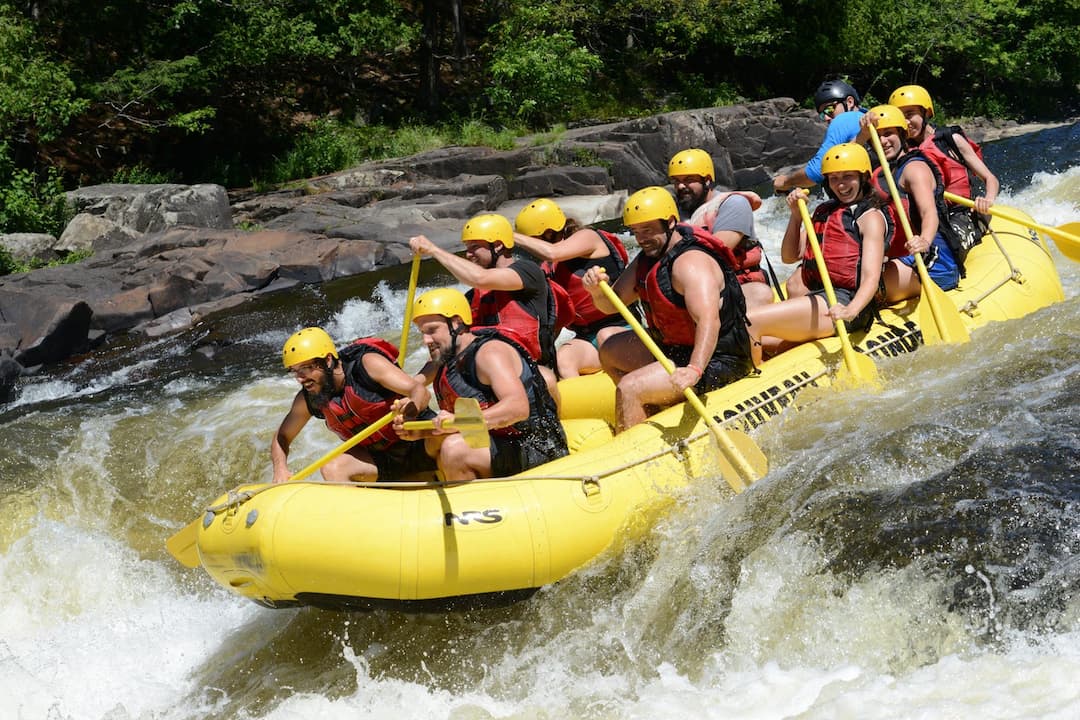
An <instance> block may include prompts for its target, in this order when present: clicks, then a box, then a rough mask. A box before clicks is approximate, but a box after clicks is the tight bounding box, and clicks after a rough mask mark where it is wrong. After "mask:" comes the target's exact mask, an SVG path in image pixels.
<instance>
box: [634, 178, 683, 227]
mask: <svg viewBox="0 0 1080 720" xmlns="http://www.w3.org/2000/svg"><path fill="white" fill-rule="evenodd" d="M622 217H623V224H624V225H636V224H638V223H643V222H648V221H650V220H660V221H662V222H667V220H668V219H669V218H673V217H674V218H676V219H678V217H679V208H677V207H676V206H675V198H673V197H671V193H669V192H668V191H667V190H665V189H664V188H662V187H658V186H656V185H653V186H652V187H647V188H643V189H641V190H638V191H637V192H636V193H634V194H633V195H631V196H630V197H628V198H627V199H626V205H625V206H623V215H622Z"/></svg>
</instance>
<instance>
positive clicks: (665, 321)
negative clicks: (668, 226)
mask: <svg viewBox="0 0 1080 720" xmlns="http://www.w3.org/2000/svg"><path fill="white" fill-rule="evenodd" d="M675 232H676V233H677V235H676V234H673V235H672V237H671V243H673V245H672V247H670V248H669V249H668V250H667V252H665V253H664V254H663V255H661V256H660V257H659V258H657V259H653V258H649V257H646V256H645V255H638V259H637V274H636V276H635V282H636V287H637V294H638V298H640V300H641V304H642V307H643V308H644V310H645V317H646V319H647V320H648V323H649V333H650V334H651V335H653V337H654V338H655V339H656V340H657V342H658V343H659V344H661V345H668V346H673V345H682V346H687V347H693V345H694V329H695V326H694V320H693V318H691V317H690V313H689V312H687V310H686V300H685V298H683V296H682V295H680V294H679V293H677V292H676V291H675V288H674V287H673V286H672V282H671V268H672V265H673V264H674V262H675V260H676V259H678V257H679V256H680V255H682V254H683V253H685V252H689V251H695V250H696V251H701V252H705V253H706V254H707V255H709V256H710V257H711V258H712V259H713V260H715V261H716V263H717V264H718V265H719V266H720V268H721V270H722V271H723V273H724V290H723V292H722V293H721V294H720V300H721V304H720V332H719V335H718V336H717V339H716V348H715V349H714V351H713V357H716V356H718V355H726V356H732V357H739V358H746V359H749V357H750V335H749V332H748V331H747V329H746V325H747V320H746V298H745V297H743V292H742V288H740V287H739V282H738V280H736V278H735V273H734V271H733V270H732V269H731V266H732V262H733V257H732V253H731V248H729V247H728V246H727V245H725V244H724V243H722V242H720V240H719V239H717V238H716V237H715V236H714V235H713V234H712V233H710V232H708V231H707V230H705V229H704V228H701V227H696V226H690V225H684V224H681V223H680V224H679V225H676V226H675Z"/></svg>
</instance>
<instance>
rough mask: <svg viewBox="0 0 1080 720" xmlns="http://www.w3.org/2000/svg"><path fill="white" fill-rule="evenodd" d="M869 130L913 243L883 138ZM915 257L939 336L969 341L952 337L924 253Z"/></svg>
mask: <svg viewBox="0 0 1080 720" xmlns="http://www.w3.org/2000/svg"><path fill="white" fill-rule="evenodd" d="M867 128H869V130H870V141H871V143H872V144H873V145H874V152H875V153H877V156H878V161H879V162H880V163H881V174H882V175H884V176H885V182H886V184H888V186H889V195H890V196H891V197H892V201H893V206H894V207H895V208H896V216H897V217H898V218H899V219H900V225H901V227H903V229H904V237H905V238H907V241H908V242H911V238H912V237H913V236H914V233H912V232H911V222H910V221H909V220H908V215H907V211H905V210H904V203H903V201H902V200H901V199H900V191H899V190H898V189H897V187H896V181H895V180H894V179H893V176H892V169H891V168H890V167H889V159H888V158H887V157H885V149H884V148H883V147H881V138H879V137H878V134H877V128H876V127H875V126H874V124H873V123H869V124H867ZM914 256H915V270H916V271H917V272H918V273H919V282H920V283H922V293H921V298H920V299H924V300H925V301H926V303H927V304H928V305H929V306H930V314H931V315H932V316H933V318H934V324H935V325H936V326H937V328H936V329H937V335H938V336H939V337H940V338H941V339H943V340H945V341H946V342H952V341H954V340H956V339H959V340H960V341H961V342H963V341H964V340H966V339H967V338H966V337H962V336H961V337H959V338H953V337H952V335H953V333H952V332H951V331H950V328H949V326H948V323H947V322H946V321H945V319H944V317H945V315H944V313H945V309H944V308H943V307H942V306H941V303H940V302H938V296H937V293H936V292H935V290H936V289H937V286H936V285H932V283H933V282H934V281H933V280H931V279H930V273H928V272H927V271H926V264H925V263H924V262H923V258H922V253H914ZM924 337H925V334H924Z"/></svg>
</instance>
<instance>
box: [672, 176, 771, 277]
mask: <svg viewBox="0 0 1080 720" xmlns="http://www.w3.org/2000/svg"><path fill="white" fill-rule="evenodd" d="M732 195H738V196H740V197H743V198H746V201H747V202H748V203H749V204H750V210H751V211H753V210H757V209H758V208H759V207H761V196H759V195H758V194H757V193H753V192H741V191H735V192H724V193H717V194H716V195H714V196H713V197H712V198H711V199H709V201H708V202H706V203H705V204H703V205H701V207H699V208H698V209H697V210H695V211H694V214H693V215H692V216H691V217H690V224H691V225H697V226H699V227H703V228H705V230H707V231H708V232H710V233H711V232H712V226H713V222H714V221H715V220H716V215H717V213H718V212H719V209H720V206H721V205H723V204H724V203H725V202H727V199H728V198H729V197H731V196H732ZM761 252H762V251H761V243H760V242H758V241H757V240H756V239H754V238H748V237H744V238H743V239H742V240H740V241H739V244H738V245H736V246H735V248H734V249H733V250H732V254H733V255H734V256H735V262H734V264H733V265H732V270H734V271H735V277H737V278H738V279H739V282H740V283H748V282H768V281H767V280H766V278H765V271H764V270H762V269H761V257H762V255H761Z"/></svg>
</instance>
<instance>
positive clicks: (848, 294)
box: [810, 274, 885, 332]
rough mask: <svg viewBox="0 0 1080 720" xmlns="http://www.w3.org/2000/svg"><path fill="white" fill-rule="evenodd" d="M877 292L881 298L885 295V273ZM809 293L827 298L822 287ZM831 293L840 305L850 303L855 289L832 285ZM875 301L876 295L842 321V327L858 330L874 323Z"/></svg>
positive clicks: (826, 299) (848, 329)
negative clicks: (857, 312)
mask: <svg viewBox="0 0 1080 720" xmlns="http://www.w3.org/2000/svg"><path fill="white" fill-rule="evenodd" d="M878 292H879V293H880V296H881V297H882V298H884V297H885V275H884V274H882V276H881V281H880V287H879V288H878ZM810 294H811V295H817V296H819V297H820V298H821V299H822V300H825V301H826V302H828V298H826V297H825V290H824V289H819V290H814V291H812V292H811V293H810ZM833 294H834V295H836V302H838V303H840V304H841V305H850V304H851V300H852V298H854V297H855V291H854V290H852V289H850V288H842V287H835V286H834V287H833ZM875 302H877V298H876V297H875V298H874V299H872V300H871V301H870V302H868V303H866V307H864V308H863V309H862V310H861V311H860V312H859V314H858V315H856V316H855V319H854V320H845V321H844V327H845V328H847V331H848V332H859V331H861V330H866V329H867V328H869V327H870V326H871V325H873V324H874V303H875Z"/></svg>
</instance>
